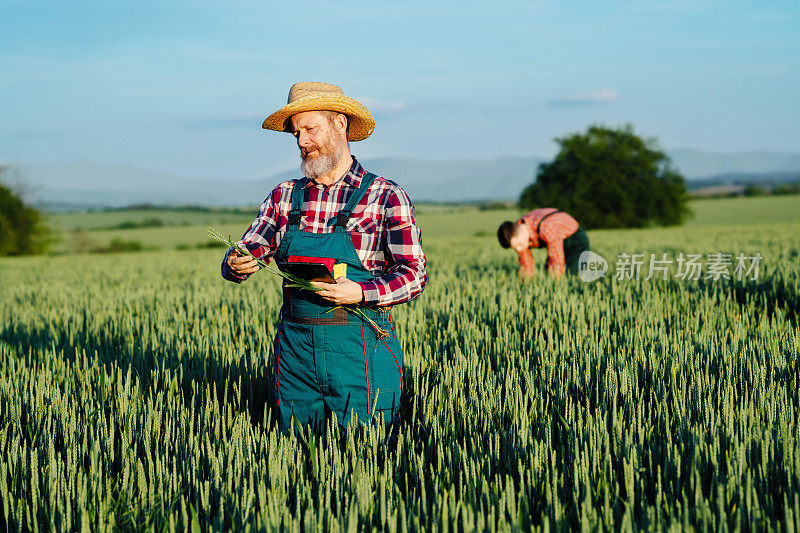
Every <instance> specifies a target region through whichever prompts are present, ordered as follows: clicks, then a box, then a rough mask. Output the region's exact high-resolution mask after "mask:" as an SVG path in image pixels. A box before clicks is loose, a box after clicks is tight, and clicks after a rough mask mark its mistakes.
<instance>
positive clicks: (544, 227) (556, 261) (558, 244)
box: [519, 207, 578, 277]
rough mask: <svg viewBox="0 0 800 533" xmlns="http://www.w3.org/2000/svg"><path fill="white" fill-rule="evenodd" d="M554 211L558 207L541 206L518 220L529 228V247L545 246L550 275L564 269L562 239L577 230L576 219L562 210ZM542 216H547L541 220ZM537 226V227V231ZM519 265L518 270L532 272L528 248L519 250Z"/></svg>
mask: <svg viewBox="0 0 800 533" xmlns="http://www.w3.org/2000/svg"><path fill="white" fill-rule="evenodd" d="M556 211H558V209H555V208H553V207H542V208H541V209H534V210H533V211H531V212H530V213H527V214H525V215H523V216H522V218H521V219H520V220H522V221H524V222H525V224H526V225H527V226H528V229H529V230H530V240H529V246H530V247H531V248H541V247H542V244H544V246H547V267H548V269H549V271H550V274H551V275H553V276H556V277H558V276H561V275H562V274H563V273H564V270H565V269H566V259H565V258H564V239H566V238H567V237H569V236H570V235H572V234H573V233H575V232H576V231H578V221H577V220H575V219H574V218H572V217H571V216H570V215H568V214H566V213H564V212H563V211H560V212H558V213H556ZM550 213H555V214H553V215H551V214H550ZM547 215H550V216H547ZM544 217H547V218H546V219H544V220H543V221H542V219H543V218H544ZM540 221H542V224H541V226H539V222H540ZM537 228H539V231H538V233H537V231H536V229H537ZM519 265H520V272H522V273H524V274H532V273H533V256H532V255H531V252H530V251H529V250H525V251H524V252H520V254H519Z"/></svg>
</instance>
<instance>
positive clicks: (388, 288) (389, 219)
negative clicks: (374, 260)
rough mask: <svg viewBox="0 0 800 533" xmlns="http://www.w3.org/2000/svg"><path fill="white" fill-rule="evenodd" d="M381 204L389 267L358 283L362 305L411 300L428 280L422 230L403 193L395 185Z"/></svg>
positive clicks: (391, 303) (408, 200)
mask: <svg viewBox="0 0 800 533" xmlns="http://www.w3.org/2000/svg"><path fill="white" fill-rule="evenodd" d="M389 183H390V184H391V185H392V187H390V188H389V189H388V194H387V196H386V200H385V203H384V217H385V225H384V227H385V230H384V231H385V240H384V242H385V248H384V253H385V256H386V259H387V263H388V264H389V266H388V267H387V268H386V269H385V270H384V272H383V273H382V275H380V276H377V277H375V279H373V280H370V281H366V282H361V283H359V285H361V289H362V290H363V291H364V304H365V305H377V306H385V305H393V304H398V303H402V302H407V301H410V300H413V299H414V298H416V297H417V296H419V294H420V293H421V292H422V290H423V289H424V288H425V283H426V282H427V280H428V275H427V271H426V265H427V259H426V257H425V253H424V252H423V251H422V232H421V231H420V229H419V227H418V226H417V223H416V213H415V211H414V206H413V205H412V203H411V200H410V199H409V198H408V195H407V194H406V192H405V191H404V190H403V189H402V188H400V187H399V186H397V185H396V184H394V183H392V182H389Z"/></svg>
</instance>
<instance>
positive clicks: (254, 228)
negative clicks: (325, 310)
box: [222, 157, 427, 305]
mask: <svg viewBox="0 0 800 533" xmlns="http://www.w3.org/2000/svg"><path fill="white" fill-rule="evenodd" d="M364 174H366V171H365V170H364V167H362V166H361V164H360V163H359V162H358V161H357V160H356V158H355V157H353V164H352V166H351V167H350V170H349V171H348V172H347V173H346V174H345V175H344V177H343V178H342V179H340V180H339V181H337V182H336V183H334V184H332V185H328V186H325V185H321V184H319V183H317V182H315V181H314V180H309V181H308V183H307V184H306V187H305V191H304V193H303V205H302V207H301V210H302V213H303V216H302V218H301V220H300V230H301V231H308V232H311V233H331V232H333V230H334V227H333V226H331V225H328V221H329V220H330V219H331V218H332V217H335V216H336V215H337V214H338V213H339V211H341V210H342V209H343V208H344V206H345V204H347V200H348V199H349V198H350V196H351V195H352V194H353V192H354V191H355V190H356V189H358V187H359V185H360V184H361V179H362V178H363V177H364ZM298 181H300V180H289V181H284V182H283V183H281V184H280V185H278V186H277V187H275V188H274V189H273V190H272V192H271V193H270V195H269V196H268V197H267V198H266V200H264V203H263V204H262V205H261V209H260V210H259V212H258V216H257V217H256V219H255V220H254V221H253V223H252V224H250V227H249V228H247V231H245V232H244V235H243V236H242V239H241V242H242V243H243V244H244V245H245V246H247V248H248V249H249V250H250V251H251V252H252V254H253V255H255V256H256V257H260V258H264V259H266V260H267V261H269V260H270V258H271V257H272V256H273V255H274V254H275V253H276V252H277V251H278V246H279V245H280V243H281V238H282V237H283V235H284V234H285V233H286V227H287V226H288V224H289V211H291V210H292V189H293V187H294V184H295V183H297V182H298ZM415 216H416V215H415V211H414V206H413V205H412V203H411V200H410V199H409V198H408V195H407V194H406V192H405V191H404V190H403V189H402V188H400V186H399V185H397V184H396V183H395V182H393V181H390V180H387V179H385V178H380V177H379V178H376V179H375V181H373V182H372V184H371V185H370V186H369V188H368V189H367V192H366V193H365V194H364V197H363V198H362V199H361V201H360V202H359V203H358V205H356V207H355V208H354V209H353V213H352V215H351V216H350V220H349V221H348V222H347V232H348V233H349V234H350V237H351V238H352V239H353V246H354V247H355V249H356V253H357V254H358V257H359V259H361V263H362V264H363V265H364V268H366V269H367V270H369V271H370V272H371V273H372V275H373V276H374V279H373V280H371V281H366V282H361V283H359V285H361V289H362V290H363V291H364V303H365V304H366V305H392V304H397V303H401V302H406V301H409V300H412V299H413V298H416V297H417V296H418V295H419V294H420V293H421V292H422V290H423V288H424V287H425V282H426V281H427V273H426V270H425V267H426V262H427V260H426V258H425V253H424V252H423V251H422V242H421V238H422V235H421V232H420V229H419V227H417V224H416V220H415ZM228 253H230V250H228V252H227V253H226V254H225V259H224V260H223V261H222V277H224V278H225V279H227V280H230V281H235V282H237V283H241V282H242V281H244V280H245V279H247V276H237V275H236V274H234V273H233V272H232V271H231V269H230V267H229V266H228V263H227V259H228Z"/></svg>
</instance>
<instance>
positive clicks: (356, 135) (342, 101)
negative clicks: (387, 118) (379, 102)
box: [261, 81, 375, 141]
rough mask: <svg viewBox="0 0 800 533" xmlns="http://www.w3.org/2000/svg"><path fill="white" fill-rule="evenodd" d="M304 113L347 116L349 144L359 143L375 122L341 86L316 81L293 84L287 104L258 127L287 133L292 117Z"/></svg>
mask: <svg viewBox="0 0 800 533" xmlns="http://www.w3.org/2000/svg"><path fill="white" fill-rule="evenodd" d="M304 111H336V112H337V113H342V114H343V115H347V118H348V119H349V122H350V125H349V127H348V131H347V140H348V141H362V140H364V139H366V138H367V137H369V136H370V134H372V131H373V130H374V129H375V119H374V118H373V117H372V113H370V112H369V110H368V109H367V108H366V107H364V106H363V105H362V104H361V103H359V102H358V101H356V100H354V99H352V98H350V97H349V96H345V95H344V92H343V91H342V89H341V87H337V86H336V85H331V84H330V83H320V82H315V81H301V82H300V83H295V84H294V85H292V88H291V89H289V101H288V102H287V104H286V105H285V106H283V107H282V108H280V109H278V110H277V111H275V112H274V113H273V114H271V115H270V116H268V117H267V118H266V120H264V124H262V125H261V127H262V128H264V129H265V130H275V131H286V132H289V131H291V130H290V129H289V128H290V126H291V124H289V119H290V118H291V116H292V115H296V114H297V113H302V112H304Z"/></svg>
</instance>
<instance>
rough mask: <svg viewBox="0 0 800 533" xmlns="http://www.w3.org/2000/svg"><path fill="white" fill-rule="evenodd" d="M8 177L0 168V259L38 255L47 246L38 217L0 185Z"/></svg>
mask: <svg viewBox="0 0 800 533" xmlns="http://www.w3.org/2000/svg"><path fill="white" fill-rule="evenodd" d="M10 173H11V169H10V168H9V167H7V166H0V255H23V254H34V253H40V252H42V251H44V248H45V247H46V245H47V238H46V231H45V228H44V226H43V225H42V216H41V214H40V213H39V211H37V210H36V209H34V208H33V207H31V206H29V205H27V204H25V202H23V201H22V199H21V198H20V196H19V194H17V193H16V192H15V191H14V190H13V189H12V188H11V187H10V186H9V185H7V184H6V183H4V178H6V177H7V176H9V175H10Z"/></svg>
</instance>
